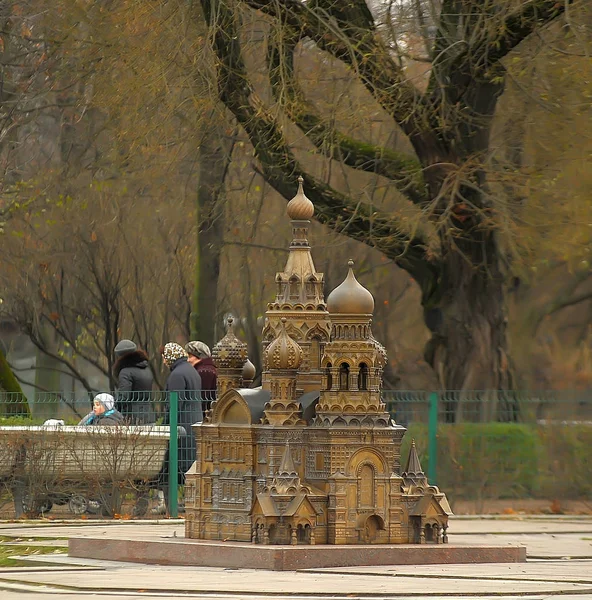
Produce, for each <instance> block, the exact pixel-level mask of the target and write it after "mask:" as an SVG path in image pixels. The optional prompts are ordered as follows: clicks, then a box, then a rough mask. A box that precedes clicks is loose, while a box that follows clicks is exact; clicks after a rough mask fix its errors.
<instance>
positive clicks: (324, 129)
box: [268, 26, 427, 204]
mask: <svg viewBox="0 0 592 600" xmlns="http://www.w3.org/2000/svg"><path fill="white" fill-rule="evenodd" d="M286 29H287V28H286V27H283V26H280V28H279V29H278V28H276V29H275V30H274V31H272V32H271V34H270V36H269V41H268V64H269V78H270V82H271V85H272V90H273V92H274V95H275V97H276V100H278V101H281V102H282V107H283V108H284V110H285V111H286V114H287V115H288V117H289V118H290V119H291V120H292V121H293V122H294V123H295V124H296V125H297V126H298V127H299V128H300V129H301V131H302V132H303V133H304V134H305V135H306V136H307V138H308V139H309V140H310V141H311V142H312V143H313V144H314V145H315V146H316V147H317V148H318V149H320V150H321V151H322V152H323V154H324V155H325V156H327V157H329V158H332V157H334V156H335V155H336V154H338V158H339V159H340V160H341V161H343V163H344V164H346V165H347V166H349V167H352V168H354V169H358V170H360V171H365V172H367V173H376V174H378V175H382V176H384V177H386V178H388V179H390V180H391V181H392V182H393V183H394V184H395V186H396V187H397V189H398V190H399V191H400V192H402V193H403V194H405V195H406V196H407V197H408V198H409V200H411V201H412V202H414V203H415V204H423V203H425V202H426V200H427V190H426V187H425V183H424V181H423V175H422V169H421V165H420V163H419V162H418V161H417V160H416V159H415V158H413V157H411V156H407V155H405V154H403V153H401V152H395V151H394V150H390V149H388V148H384V147H382V146H375V145H373V144H367V143H364V142H360V141H358V140H355V139H353V138H351V137H349V136H346V135H344V134H343V133H341V132H340V131H337V130H336V128H335V127H334V126H332V125H331V124H330V123H329V122H327V121H326V120H325V119H324V118H322V117H321V116H320V115H319V114H318V112H317V111H316V110H315V109H314V107H313V106H312V104H311V103H310V102H308V101H307V99H306V97H305V96H304V93H303V91H302V89H301V88H300V85H299V83H298V80H297V77H296V74H295V71H294V50H295V47H296V45H297V43H298V41H299V39H298V36H297V34H296V32H289V31H286ZM290 33H292V35H290Z"/></svg>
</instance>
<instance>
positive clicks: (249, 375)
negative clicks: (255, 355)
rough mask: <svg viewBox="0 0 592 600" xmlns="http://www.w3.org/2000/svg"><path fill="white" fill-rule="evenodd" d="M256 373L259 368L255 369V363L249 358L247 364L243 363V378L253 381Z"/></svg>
mask: <svg viewBox="0 0 592 600" xmlns="http://www.w3.org/2000/svg"><path fill="white" fill-rule="evenodd" d="M256 374H257V370H256V369H255V365H254V364H253V363H252V362H251V361H250V360H249V359H248V358H247V360H246V361H245V364H244V365H243V372H242V377H243V379H244V380H245V381H253V379H255V375H256Z"/></svg>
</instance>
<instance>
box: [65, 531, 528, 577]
mask: <svg viewBox="0 0 592 600" xmlns="http://www.w3.org/2000/svg"><path fill="white" fill-rule="evenodd" d="M68 553H69V555H70V556H73V557H77V558H93V559H100V560H114V561H121V562H137V563H145V564H155V565H175V566H195V567H225V568H236V569H265V570H269V571H295V570H298V569H314V568H316V569H319V568H326V567H355V566H378V565H430V564H470V563H515V562H525V561H526V548H525V547H523V546H479V545H474V546H456V545H451V544H439V545H434V544H425V545H423V544H422V545H407V544H396V545H394V544H393V545H384V544H381V545H360V546H329V545H318V546H308V545H306V546H304V545H303V546H271V545H270V546H263V545H259V544H246V543H240V542H210V541H204V540H189V539H177V538H172V539H170V538H169V539H143V540H142V539H133V540H132V539H127V540H126V539H105V538H99V539H97V538H71V539H70V540H69V542H68Z"/></svg>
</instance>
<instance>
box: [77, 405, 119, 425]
mask: <svg viewBox="0 0 592 600" xmlns="http://www.w3.org/2000/svg"><path fill="white" fill-rule="evenodd" d="M124 422H125V419H124V417H123V415H122V414H121V413H120V412H119V411H118V410H115V409H114V408H112V409H111V410H108V411H106V412H104V413H103V414H102V415H95V413H94V412H90V413H88V415H86V417H84V419H82V421H80V423H78V425H123V423H124Z"/></svg>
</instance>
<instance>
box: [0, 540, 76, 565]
mask: <svg viewBox="0 0 592 600" xmlns="http://www.w3.org/2000/svg"><path fill="white" fill-rule="evenodd" d="M67 552H68V549H67V548H56V547H55V546H27V545H25V544H23V545H22V546H21V545H19V546H7V545H5V544H0V567H25V566H30V565H31V562H30V561H27V560H23V559H21V558H14V557H15V556H18V557H22V556H39V555H41V554H43V555H45V554H67Z"/></svg>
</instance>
